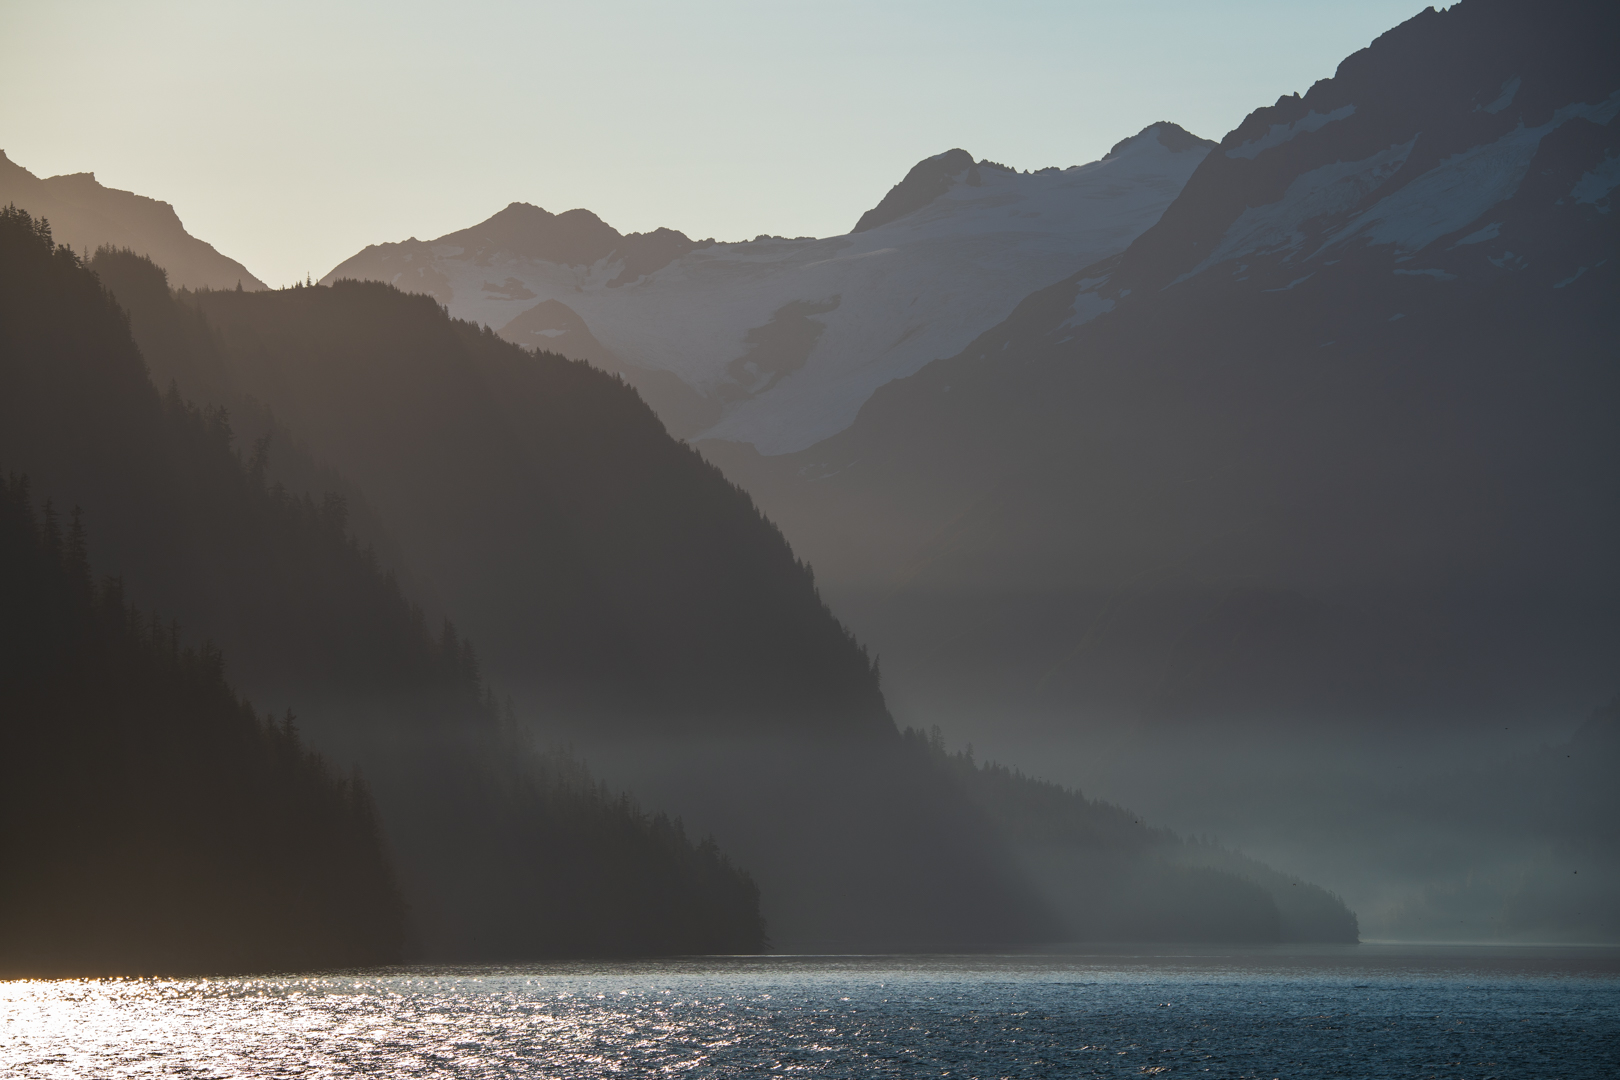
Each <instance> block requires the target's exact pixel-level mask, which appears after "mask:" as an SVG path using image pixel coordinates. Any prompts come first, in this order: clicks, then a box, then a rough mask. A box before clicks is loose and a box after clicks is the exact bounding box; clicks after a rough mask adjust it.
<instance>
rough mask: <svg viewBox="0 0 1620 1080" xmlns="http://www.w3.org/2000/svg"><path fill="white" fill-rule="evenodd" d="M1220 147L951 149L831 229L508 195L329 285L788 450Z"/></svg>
mask: <svg viewBox="0 0 1620 1080" xmlns="http://www.w3.org/2000/svg"><path fill="white" fill-rule="evenodd" d="M1212 145H1213V144H1212V143H1209V142H1206V141H1205V140H1202V139H1198V138H1196V137H1194V136H1192V135H1189V134H1188V133H1187V132H1185V131H1183V130H1182V129H1181V128H1179V127H1177V126H1175V125H1174V124H1168V123H1161V124H1155V125H1152V126H1150V127H1148V128H1147V129H1145V130H1144V131H1142V132H1141V133H1139V134H1138V135H1136V136H1134V137H1132V138H1129V139H1126V140H1124V141H1123V142H1121V143H1120V144H1119V145H1117V146H1116V147H1114V149H1113V150H1112V151H1111V152H1110V153H1109V154H1108V155H1107V156H1106V157H1104V158H1103V159H1102V160H1100V161H1094V162H1092V163H1090V164H1088V165H1080V166H1075V167H1072V168H1067V169H1058V168H1049V169H1042V170H1040V171H1038V172H1034V173H1028V172H1026V173H1020V172H1017V171H1015V170H1013V169H1010V168H1007V167H1005V166H1002V165H997V164H994V163H992V162H988V161H981V162H975V161H974V160H973V158H972V157H971V156H970V155H968V154H967V153H966V152H965V151H962V150H952V151H949V152H947V153H944V154H940V155H938V156H936V157H933V158H929V159H927V160H925V161H923V162H921V163H919V164H918V165H917V166H916V167H915V168H913V169H912V170H911V172H910V173H909V174H908V175H907V176H906V178H905V179H904V180H902V181H901V183H899V184H898V185H896V186H895V188H894V189H893V190H892V191H890V192H889V194H888V195H887V196H886V197H885V198H884V199H883V201H882V202H881V203H880V204H879V205H878V206H877V207H874V208H873V209H872V210H871V211H868V212H867V213H866V214H865V215H863V216H862V218H861V219H860V221H859V222H858V223H857V225H856V228H855V229H854V230H853V231H852V232H850V233H849V234H848V235H845V236H836V237H829V238H825V239H813V238H807V237H806V238H798V239H787V238H783V237H765V236H762V237H759V238H757V239H755V240H752V241H749V242H746V243H734V244H717V243H714V242H713V241H701V242H697V241H692V240H689V239H687V238H686V237H685V236H684V235H682V234H680V233H677V232H672V231H670V230H659V231H658V232H656V233H649V234H633V235H631V236H620V234H619V233H617V232H616V231H615V230H613V229H612V228H610V227H609V226H607V225H606V224H604V223H603V222H601V221H600V220H599V219H598V218H596V217H595V215H593V214H590V213H589V212H588V211H584V210H571V211H568V212H567V213H565V214H560V215H552V214H549V213H547V212H546V211H544V210H541V209H539V208H537V207H532V206H527V205H524V204H521V203H514V204H513V205H511V206H509V207H507V208H506V209H505V210H503V211H501V212H500V213H499V214H497V215H495V216H494V217H493V218H491V219H489V220H488V221H487V222H484V223H483V224H482V225H479V226H476V227H474V228H472V229H468V230H465V231H463V232H459V233H452V234H450V235H448V236H445V237H441V238H440V239H438V240H435V241H431V242H423V241H417V240H409V241H406V242H404V243H400V244H383V245H379V246H375V247H369V248H367V249H366V250H365V251H363V252H361V253H360V254H358V255H356V256H354V257H353V258H352V259H349V260H348V261H347V262H344V263H343V264H342V265H340V266H338V267H337V268H336V269H334V270H333V271H332V272H331V273H330V274H328V275H327V277H326V278H325V279H324V280H326V281H333V280H337V279H341V278H367V279H375V280H383V281H389V282H393V283H395V284H397V285H399V286H400V287H401V288H404V289H408V290H414V291H424V292H430V293H432V294H433V295H434V296H436V297H437V298H438V299H439V300H440V302H441V303H444V304H446V305H447V306H448V307H449V309H450V311H451V313H452V314H454V315H457V316H459V317H462V318H466V319H471V320H474V321H477V322H481V323H484V324H486V325H488V326H491V327H493V328H495V329H496V330H498V331H499V332H500V333H501V334H502V335H503V336H505V337H507V338H509V339H511V340H514V341H518V342H520V343H522V344H526V345H534V346H538V347H543V348H547V349H551V350H553V351H557V352H562V353H564V354H566V355H572V356H575V357H577V358H580V359H586V360H590V361H592V362H593V363H596V364H598V365H600V366H603V367H606V368H609V369H610V370H615V371H618V372H620V373H621V374H623V375H624V376H625V377H626V378H627V379H628V380H629V381H630V382H631V383H632V384H634V385H636V386H637V387H638V389H640V390H641V392H642V393H643V395H644V396H646V397H647V399H648V400H649V402H650V403H651V404H652V405H653V406H654V407H655V408H656V409H657V410H658V411H659V413H660V415H661V416H662V417H663V418H664V420H665V422H666V424H668V425H669V426H670V428H671V430H672V431H673V432H674V433H675V434H677V435H681V436H686V437H690V438H694V439H725V440H732V441H737V442H743V443H748V444H751V445H753V446H754V447H756V448H757V449H758V450H760V451H761V452H762V453H766V454H779V453H786V452H790V451H794V450H799V449H803V448H804V447H806V446H809V445H811V444H813V443H815V442H817V441H819V440H821V439H824V438H826V437H828V436H829V435H832V434H835V433H836V432H838V431H841V430H842V429H844V428H845V427H847V426H848V425H849V424H850V422H851V421H853V420H854V418H855V415H856V413H857V412H858V411H859V409H860V407H861V405H862V404H863V403H864V402H865V401H866V400H867V398H868V397H870V396H871V394H872V392H873V391H874V390H876V389H877V388H878V387H879V386H882V385H883V384H884V383H887V382H889V381H891V380H893V379H897V378H902V377H904V376H907V375H910V374H912V373H914V372H916V371H917V370H919V369H920V368H922V367H923V366H924V365H926V364H927V363H929V362H930V361H932V360H935V359H938V358H940V357H944V356H950V355H952V354H953V353H956V352H958V351H960V350H961V348H962V347H963V346H964V345H966V344H967V343H968V342H969V341H971V340H973V338H974V337H975V336H977V335H978V334H980V333H982V332H983V331H984V330H985V329H987V328H989V327H991V326H994V325H995V324H996V323H998V322H1000V321H1001V320H1002V319H1004V318H1006V317H1007V315H1008V314H1009V313H1011V311H1012V310H1013V308H1014V307H1015V306H1016V305H1017V303H1018V302H1019V301H1020V300H1021V299H1023V298H1024V297H1025V296H1027V295H1028V294H1029V293H1030V292H1032V291H1034V290H1035V289H1038V288H1041V287H1043V286H1046V285H1050V284H1051V283H1053V282H1055V281H1058V280H1060V279H1062V278H1064V277H1065V276H1067V275H1069V274H1071V273H1073V272H1074V271H1075V270H1077V269H1079V268H1080V267H1082V266H1085V265H1088V264H1090V263H1093V262H1095V261H1096V260H1098V259H1100V258H1103V257H1105V256H1108V255H1112V254H1115V253H1118V252H1120V251H1122V250H1124V248H1125V247H1126V245H1128V244H1129V243H1130V242H1131V241H1132V240H1134V239H1135V238H1136V237H1137V236H1138V235H1140V234H1141V233H1142V232H1143V230H1145V229H1147V228H1148V227H1149V226H1150V225H1152V224H1153V223H1154V222H1155V221H1156V220H1157V219H1158V217H1159V215H1160V214H1161V213H1163V211H1164V208H1165V207H1166V206H1168V205H1169V204H1170V202H1171V200H1172V199H1174V198H1175V197H1176V195H1177V193H1178V192H1179V191H1180V190H1181V187H1182V185H1183V184H1184V183H1185V182H1186V180H1187V177H1188V176H1190V175H1191V174H1192V172H1193V170H1194V169H1195V168H1196V167H1197V166H1198V163H1199V162H1200V161H1202V160H1203V158H1204V156H1205V155H1206V154H1207V153H1208V152H1209V150H1210V148H1211V146H1212Z"/></svg>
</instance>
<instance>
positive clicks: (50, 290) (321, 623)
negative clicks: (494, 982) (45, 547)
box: [0, 209, 764, 970]
mask: <svg viewBox="0 0 1620 1080" xmlns="http://www.w3.org/2000/svg"><path fill="white" fill-rule="evenodd" d="M143 262H144V260H143ZM147 265H148V266H149V265H150V264H147ZM159 273H161V272H159ZM194 328H195V326H194ZM0 460H4V461H6V462H8V464H14V465H17V466H20V467H22V468H23V469H25V470H26V471H27V472H28V473H29V474H31V475H32V476H33V477H34V478H35V480H36V483H39V484H40V485H41V487H42V488H44V489H47V490H51V491H52V492H53V493H54V494H58V495H61V496H64V497H66V498H67V499H69V500H70V501H72V502H74V503H77V504H80V505H84V506H87V507H89V508H90V510H91V513H92V514H93V515H94V518H95V520H96V521H97V522H98V523H101V522H105V524H104V525H100V526H99V527H98V529H97V530H96V533H95V535H93V536H92V537H90V539H89V540H88V544H89V545H90V548H91V549H92V550H90V551H89V552H88V553H87V554H86V555H85V561H86V562H87V563H88V562H89V561H90V560H91V559H93V560H94V561H95V562H96V564H97V565H98V566H101V567H103V568H105V569H107V570H110V571H111V572H112V573H114V574H116V575H118V576H120V577H121V578H122V580H123V581H124V582H125V583H126V585H125V588H127V590H128V593H129V596H130V598H131V600H132V601H133V602H135V603H138V604H139V605H140V606H141V607H143V608H155V607H161V608H162V609H163V610H165V611H169V612H176V613H178V615H179V617H180V618H182V619H183V620H184V621H185V623H186V624H187V625H189V626H197V627H200V628H202V630H203V631H204V632H205V633H206V634H207V635H208V636H209V637H211V638H213V639H214V640H216V641H219V642H220V643H221V644H222V645H223V649H222V650H221V652H212V651H210V652H209V653H208V654H207V655H208V659H207V661H206V664H205V666H208V665H212V670H215V672H216V675H217V676H218V677H219V679H220V685H221V686H223V685H224V683H223V675H224V670H225V668H224V666H223V665H224V664H225V661H224V660H222V659H221V655H222V654H223V656H225V657H229V658H230V660H229V671H230V673H231V677H232V681H234V682H237V683H239V684H241V683H245V684H246V685H248V686H249V687H251V688H252V693H253V695H254V696H255V697H256V698H258V699H260V700H263V699H265V698H270V699H271V700H275V699H277V698H279V699H281V700H287V699H289V698H291V699H294V700H300V701H303V702H306V703H307V706H306V707H301V708H300V716H301V717H302V718H303V722H304V726H305V730H306V732H308V733H310V735H311V736H312V737H314V738H315V741H316V744H317V745H319V746H320V747H321V748H322V750H323V751H324V752H326V753H327V754H328V755H329V756H334V757H335V758H336V759H337V760H359V761H361V762H363V763H364V765H365V767H366V770H367V775H368V777H369V778H370V780H371V782H372V786H373V790H374V791H375V792H376V795H377V802H378V807H379V815H380V818H381V820H382V823H383V827H384V830H385V832H386V833H387V835H388V837H389V839H390V843H391V846H392V847H393V849H394V850H395V852H396V854H397V859H398V872H399V874H400V879H401V882H402V885H403V887H404V889H405V891H406V894H407V897H408V899H409V901H410V904H411V907H412V910H413V915H414V916H415V927H414V929H415V931H416V934H415V936H416V939H417V941H418V942H419V943H420V944H421V949H422V952H421V953H420V955H426V956H429V957H432V958H444V959H454V958H460V957H467V956H473V955H477V956H481V957H488V958H504V959H511V958H517V957H540V956H546V955H559V954H567V955H599V954H628V953H669V952H687V951H714V950H721V951H750V950H758V949H759V948H761V947H763V945H764V932H763V924H762V923H761V921H760V918H759V913H758V904H757V893H756V892H755V890H754V887H753V885H752V882H751V881H750V880H749V879H748V877H747V876H746V875H745V874H743V873H741V872H740V871H738V870H736V869H735V868H734V867H732V866H731V865H730V864H729V863H728V862H726V861H725V860H724V859H723V858H721V857H720V856H719V855H718V853H717V852H716V851H714V849H713V846H712V844H698V843H693V842H692V841H691V840H689V839H688V838H686V837H685V836H684V835H683V834H682V833H681V831H680V829H679V828H678V827H677V826H676V825H675V824H673V823H670V822H668V821H665V820H661V819H659V818H657V817H648V816H647V815H644V814H642V813H641V812H640V811H639V810H638V809H636V808H635V807H634V806H633V805H632V804H630V803H628V802H626V801H623V800H620V799H618V798H617V797H610V796H609V795H607V794H606V793H605V792H603V791H602V790H601V789H600V788H599V787H596V786H592V785H586V784H580V783H561V782H560V781H559V782H553V779H554V778H555V777H556V776H561V775H564V774H565V773H566V775H570V776H571V775H574V774H573V773H572V772H567V770H564V771H563V772H558V771H557V769H556V768H554V766H553V761H554V757H553V756H549V755H544V754H540V753H537V752H535V751H534V750H533V749H531V748H530V747H529V746H528V745H527V744H526V743H525V742H524V740H523V739H522V738H521V736H520V734H519V733H517V732H516V731H515V729H514V728H513V727H512V726H511V725H510V724H508V723H503V721H502V720H501V716H500V712H501V711H500V709H499V708H498V707H497V705H496V702H495V699H494V697H493V695H492V694H491V692H490V691H489V690H488V688H487V687H486V685H485V683H484V681H483V678H482V675H481V672H480V666H479V663H478V659H477V657H476V655H475V653H474V651H473V648H472V646H471V644H470V642H469V641H468V640H466V638H465V637H463V636H462V635H460V634H459V633H458V632H457V630H456V629H455V628H454V627H453V626H451V625H450V624H449V623H448V622H446V623H444V624H443V626H442V628H441V629H440V630H439V631H438V632H437V633H435V632H432V631H430V630H429V627H428V623H427V619H426V616H425V614H424V613H423V611H422V610H421V609H420V608H419V607H417V606H415V605H413V604H412V603H410V602H409V601H408V600H407V599H406V598H405V596H404V594H403V592H402V591H401V589H400V587H399V585H398V583H397V581H396V580H395V579H394V577H393V575H392V574H390V573H387V572H384V571H383V570H382V569H381V568H380V566H379V562H378V559H377V557H376V555H375V554H374V552H373V551H372V550H371V549H369V548H363V547H361V546H360V545H359V544H358V543H357V542H356V540H355V538H354V536H353V533H352V530H351V529H350V528H349V521H348V518H349V511H348V503H347V501H346V500H345V499H343V498H341V497H336V496H331V495H328V496H326V497H323V498H321V499H315V498H312V497H311V496H310V495H308V494H303V493H300V494H294V493H293V492H292V491H290V490H288V489H287V488H286V487H285V486H283V485H281V484H279V483H275V482H270V481H269V480H268V476H269V472H270V444H269V442H268V441H267V440H265V439H264V438H263V437H262V436H261V437H260V438H259V439H257V440H255V444H254V446H253V447H252V449H251V451H250V452H249V453H248V454H247V455H243V454H241V453H240V452H239V451H238V450H237V449H236V446H235V439H234V433H233V432H232V429H231V424H230V419H229V416H228V414H227V413H226V412H225V411H224V410H223V409H221V408H206V409H205V408H199V407H197V406H195V405H193V404H191V403H189V402H187V401H186V400H185V399H184V398H183V397H182V395H181V394H180V392H179V390H178V387H177V385H176V383H174V382H171V385H170V390H169V392H168V393H167V394H161V395H160V394H159V393H158V391H157V390H156V388H155V387H154V386H153V384H152V382H151V379H150V378H149V377H148V372H147V368H146V365H145V363H144V360H143V358H142V356H141V353H140V351H139V350H138V348H137V347H136V345H135V342H134V340H133V338H132V335H131V330H130V324H129V320H128V319H127V317H126V316H125V314H124V313H123V311H122V310H121V309H120V308H119V307H118V306H117V304H116V303H115V302H114V300H113V298H112V297H111V296H110V295H109V294H108V293H107V292H106V291H105V290H104V289H103V287H102V286H101V284H100V282H99V280H98V278H97V276H96V274H95V273H94V272H92V271H91V270H90V269H89V268H87V267H86V266H84V265H83V263H82V262H81V260H79V259H78V258H77V257H76V256H75V255H74V254H73V253H72V252H69V251H65V250H63V249H60V248H57V247H55V245H54V244H53V243H52V242H51V239H50V234H49V229H48V226H47V225H46V224H45V223H44V222H41V221H35V220H32V219H30V218H29V216H28V215H27V214H26V213H25V212H23V211H19V210H15V209H8V210H5V211H0ZM119 602H120V603H124V602H125V601H124V600H122V599H121V600H120V601H119ZM198 655H199V656H200V655H201V654H198ZM196 663H203V661H202V660H198V661H196ZM278 730H281V729H278ZM266 737H267V738H268V737H269V736H266ZM277 737H278V738H286V737H290V735H289V733H287V732H286V731H282V734H281V735H280V736H277ZM120 745H121V744H120ZM115 756H116V755H115ZM576 771H577V770H576ZM47 782H49V777H48V776H47ZM167 827H168V826H167V824H166V823H164V822H158V823H156V824H154V825H153V830H154V831H153V842H154V843H159V844H161V843H163V842H165V838H164V833H163V830H164V829H165V828H167ZM8 925H9V924H8ZM119 933H120V932H117V931H114V930H109V931H108V934H107V936H106V937H105V940H103V941H102V944H103V945H105V946H106V948H107V949H110V948H112V943H116V942H118V941H123V940H124V938H121V937H120V936H119ZM85 940H86V941H87V942H90V941H93V940H98V939H93V938H87V939H85ZM152 940H153V944H151V948H150V950H149V953H143V954H141V955H142V956H143V957H146V959H143V960H142V961H141V963H143V964H145V963H151V964H155V965H158V966H163V965H165V964H167V966H168V968H169V969H174V968H176V967H184V966H185V965H186V964H189V961H184V960H182V959H180V957H182V956H183V955H184V954H183V953H181V952H173V951H169V952H165V951H164V948H163V947H159V946H158V945H157V944H156V941H157V939H152ZM129 947H131V948H133V947H134V946H133V945H131V946H129ZM243 948H244V949H245V948H246V946H243ZM98 949H99V950H100V951H98ZM76 955H79V956H80V957H81V959H82V960H83V963H84V966H85V968H86V970H94V969H95V965H96V961H95V957H96V956H104V957H114V954H113V953H111V952H107V951H106V950H105V949H102V948H101V946H94V947H93V946H92V945H90V944H87V945H85V947H84V949H83V950H82V951H81V953H80V954H76ZM357 955H358V954H357ZM368 955H369V954H368ZM163 957H169V958H170V959H169V960H167V961H165V960H163V959H161V958H163ZM153 958H157V959H153ZM266 962H267V961H264V960H262V959H261V958H259V954H255V953H251V952H246V951H245V952H242V953H241V954H240V955H239V958H238V959H237V960H234V961H230V964H231V965H236V966H244V967H252V966H262V965H263V964H264V963H266ZM118 963H119V961H117V960H116V959H109V960H108V966H107V967H106V970H114V969H116V968H117V964H118ZM221 963H224V961H221ZM276 966H289V965H287V964H283V963H280V962H277V965H276Z"/></svg>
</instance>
